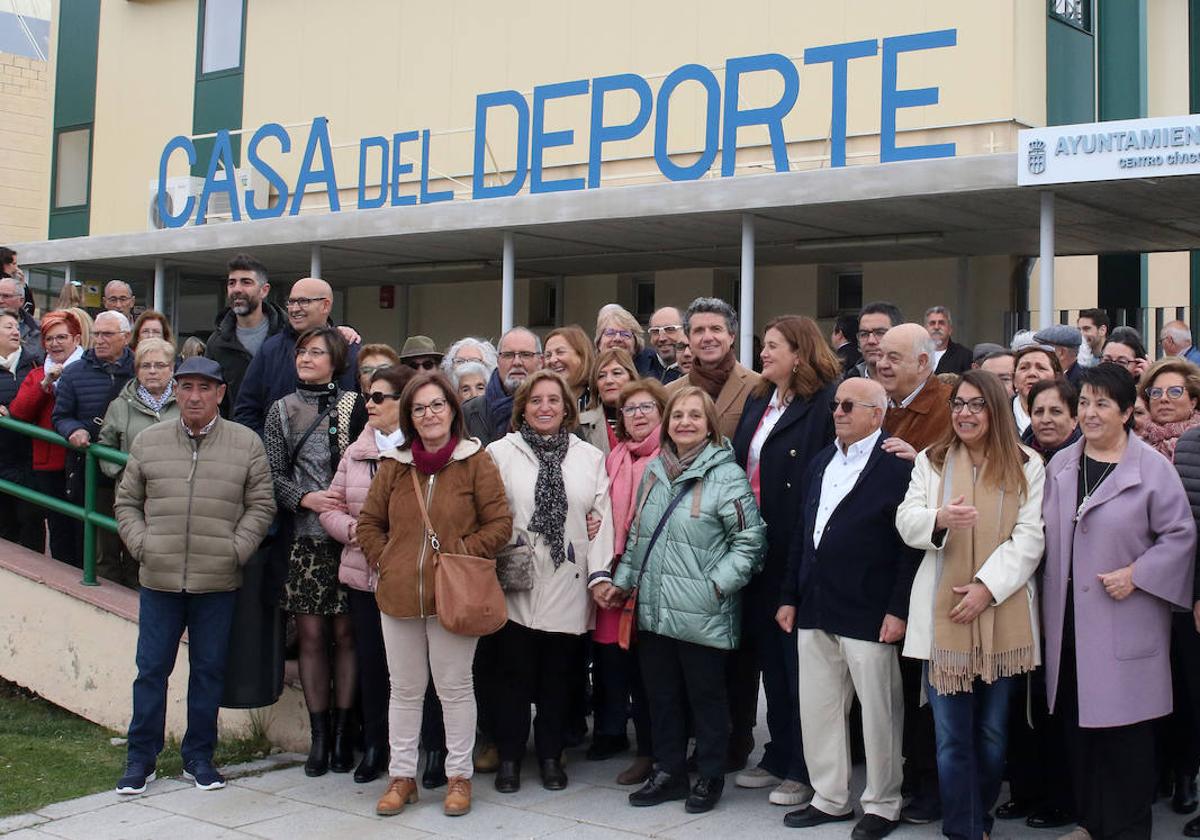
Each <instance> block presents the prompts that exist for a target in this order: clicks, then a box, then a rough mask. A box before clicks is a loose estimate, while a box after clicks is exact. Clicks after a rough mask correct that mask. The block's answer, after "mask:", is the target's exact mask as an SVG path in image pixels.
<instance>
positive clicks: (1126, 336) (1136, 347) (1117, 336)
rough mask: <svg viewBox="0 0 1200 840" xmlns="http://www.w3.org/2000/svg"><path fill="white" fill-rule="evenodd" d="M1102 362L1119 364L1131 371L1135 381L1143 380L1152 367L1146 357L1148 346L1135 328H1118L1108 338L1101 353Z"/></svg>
mask: <svg viewBox="0 0 1200 840" xmlns="http://www.w3.org/2000/svg"><path fill="white" fill-rule="evenodd" d="M1100 361H1102V362H1112V363H1113V364H1118V365H1120V366H1121V367H1123V368H1125V370H1127V371H1129V373H1130V375H1131V376H1133V378H1134V379H1141V378H1142V374H1143V373H1145V372H1146V369H1147V368H1148V367H1150V361H1149V359H1148V358H1147V356H1146V345H1144V344H1143V343H1142V337H1141V336H1140V335H1138V331H1137V330H1135V329H1134V328H1133V327H1117V328H1116V329H1115V330H1113V331H1112V333H1111V334H1110V335H1109V337H1108V342H1107V343H1106V344H1105V345H1104V349H1103V350H1101V351H1100Z"/></svg>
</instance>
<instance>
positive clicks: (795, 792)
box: [769, 779, 813, 806]
mask: <svg viewBox="0 0 1200 840" xmlns="http://www.w3.org/2000/svg"><path fill="white" fill-rule="evenodd" d="M769 798H770V800H771V804H772V805H790V806H796V805H807V804H808V803H810V802H812V798H813V789H812V788H810V787H809V786H808V785H806V784H804V782H794V781H792V780H791V779H786V780H784V781H783V782H781V783H780V785H779V787H777V788H775V790H773V791H771V796H770V797H769Z"/></svg>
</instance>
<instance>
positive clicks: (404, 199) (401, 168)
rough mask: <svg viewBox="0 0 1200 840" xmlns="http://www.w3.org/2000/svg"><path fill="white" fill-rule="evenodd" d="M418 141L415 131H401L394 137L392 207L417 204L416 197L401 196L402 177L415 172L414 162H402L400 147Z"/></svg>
mask: <svg viewBox="0 0 1200 840" xmlns="http://www.w3.org/2000/svg"><path fill="white" fill-rule="evenodd" d="M416 139H417V132H415V131H400V132H397V133H396V134H393V135H392V206H393V207H403V206H411V205H414V204H416V203H417V197H416V196H415V195H400V176H401V175H407V174H409V173H410V172H412V171H413V165H412V161H411V160H410V161H409V162H408V163H401V162H400V147H401V146H403V145H404V144H405V143H411V142H412V141H414V140H416Z"/></svg>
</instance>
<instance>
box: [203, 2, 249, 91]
mask: <svg viewBox="0 0 1200 840" xmlns="http://www.w3.org/2000/svg"><path fill="white" fill-rule="evenodd" d="M244 11H245V8H244V0H204V18H203V21H204V23H203V31H202V32H201V33H200V75H202V76H207V75H208V74H210V73H220V72H222V71H224V70H237V69H238V68H240V67H241V66H242V16H243V13H244Z"/></svg>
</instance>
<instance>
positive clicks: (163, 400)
mask: <svg viewBox="0 0 1200 840" xmlns="http://www.w3.org/2000/svg"><path fill="white" fill-rule="evenodd" d="M174 393H175V380H174V379H172V380H171V381H170V382H168V383H167V387H166V389H165V390H163V392H162V394H160V395H159V396H157V397H156V396H154V395H153V394H151V393H150V392H149V391H148V390H146V386H145V385H139V386H138V388H137V396H138V399H139V400H141V401H142V404H143V405H144V406H146V408H148V409H150V410H151V411H155V412H158V411H162V410H163V406H164V405H166V404H167V400H169V399H171V395H172V394H174Z"/></svg>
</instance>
